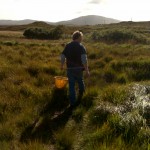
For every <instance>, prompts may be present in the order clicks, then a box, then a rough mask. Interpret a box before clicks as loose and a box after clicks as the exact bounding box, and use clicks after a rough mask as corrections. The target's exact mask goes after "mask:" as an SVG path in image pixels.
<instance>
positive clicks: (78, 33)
mask: <svg viewBox="0 0 150 150" xmlns="http://www.w3.org/2000/svg"><path fill="white" fill-rule="evenodd" d="M81 36H83V33H82V32H80V31H75V32H74V33H73V35H72V39H73V40H76V39H78V38H79V37H81Z"/></svg>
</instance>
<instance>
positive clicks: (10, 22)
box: [0, 19, 36, 25]
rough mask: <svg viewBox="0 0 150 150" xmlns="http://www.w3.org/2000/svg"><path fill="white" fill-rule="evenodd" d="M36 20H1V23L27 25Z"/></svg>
mask: <svg viewBox="0 0 150 150" xmlns="http://www.w3.org/2000/svg"><path fill="white" fill-rule="evenodd" d="M35 21H36V20H30V19H25V20H0V25H26V24H30V23H33V22H35Z"/></svg>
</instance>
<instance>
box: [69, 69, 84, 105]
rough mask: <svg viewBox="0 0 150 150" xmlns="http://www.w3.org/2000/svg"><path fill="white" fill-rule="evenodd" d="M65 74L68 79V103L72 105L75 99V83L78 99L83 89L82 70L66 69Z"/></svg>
mask: <svg viewBox="0 0 150 150" xmlns="http://www.w3.org/2000/svg"><path fill="white" fill-rule="evenodd" d="M67 76H68V80H69V99H70V105H74V104H75V103H76V101H77V99H76V90H75V83H76V82H77V83H78V89H79V93H78V94H79V95H78V100H79V99H81V97H82V95H83V93H84V91H85V85H84V80H83V71H82V70H81V69H68V70H67Z"/></svg>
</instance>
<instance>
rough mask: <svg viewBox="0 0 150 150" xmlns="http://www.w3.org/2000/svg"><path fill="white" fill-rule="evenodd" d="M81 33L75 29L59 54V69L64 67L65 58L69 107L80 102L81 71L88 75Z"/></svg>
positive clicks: (81, 89)
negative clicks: (76, 85) (76, 84)
mask: <svg viewBox="0 0 150 150" xmlns="http://www.w3.org/2000/svg"><path fill="white" fill-rule="evenodd" d="M82 38H83V34H82V32H80V31H75V32H74V33H73V35H72V41H71V42H70V43H69V44H67V45H66V46H65V48H64V50H63V52H62V54H61V69H64V64H65V60H66V65H67V76H68V80H69V99H70V105H71V107H73V106H76V105H78V104H79V103H80V100H81V98H82V95H83V93H84V91H85V85H84V80H83V71H84V70H85V72H86V75H87V76H88V77H89V76H90V73H89V69H88V62H87V54H86V49H85V47H84V46H83V45H82V44H81V42H82ZM76 82H77V83H78V88H79V93H78V99H76V91H75V83H76Z"/></svg>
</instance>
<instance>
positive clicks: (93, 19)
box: [57, 15, 120, 25]
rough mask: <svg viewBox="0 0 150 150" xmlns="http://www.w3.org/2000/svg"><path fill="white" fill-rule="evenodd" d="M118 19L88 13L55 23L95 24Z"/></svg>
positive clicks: (116, 21) (107, 22)
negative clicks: (87, 14)
mask: <svg viewBox="0 0 150 150" xmlns="http://www.w3.org/2000/svg"><path fill="white" fill-rule="evenodd" d="M118 22H120V21H119V20H115V19H112V18H106V17H102V16H96V15H89V16H82V17H79V18H75V19H72V20H68V21H61V22H58V23H57V24H63V25H97V24H111V23H118Z"/></svg>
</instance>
